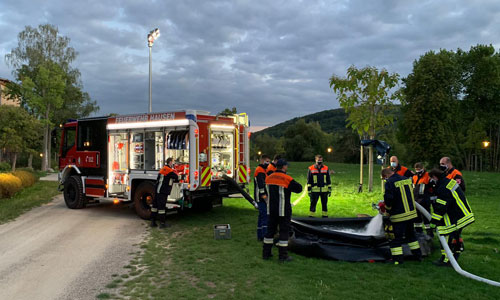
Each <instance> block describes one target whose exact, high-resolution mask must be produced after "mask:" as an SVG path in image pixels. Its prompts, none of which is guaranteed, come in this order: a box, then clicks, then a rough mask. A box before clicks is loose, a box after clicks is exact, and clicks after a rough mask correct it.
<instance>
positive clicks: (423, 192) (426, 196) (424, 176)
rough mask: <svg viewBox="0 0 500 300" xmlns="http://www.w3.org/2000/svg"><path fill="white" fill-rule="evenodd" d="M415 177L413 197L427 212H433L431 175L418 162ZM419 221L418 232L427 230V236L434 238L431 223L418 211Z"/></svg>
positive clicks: (416, 227)
mask: <svg viewBox="0 0 500 300" xmlns="http://www.w3.org/2000/svg"><path fill="white" fill-rule="evenodd" d="M414 167H415V175H413V195H414V197H415V201H416V202H417V203H418V204H420V205H422V206H423V207H424V208H425V209H426V210H427V211H431V200H430V197H431V194H432V186H431V185H430V184H429V180H430V177H429V173H427V171H425V168H424V164H423V163H421V162H418V163H416V164H415V166H414ZM417 216H418V217H417V219H416V221H415V230H416V231H417V232H423V229H424V228H425V230H426V232H427V235H429V236H431V237H432V236H434V234H433V232H432V230H431V227H430V221H429V220H427V218H425V217H424V216H422V214H421V213H420V212H419V211H418V210H417Z"/></svg>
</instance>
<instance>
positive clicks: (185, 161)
mask: <svg viewBox="0 0 500 300" xmlns="http://www.w3.org/2000/svg"><path fill="white" fill-rule="evenodd" d="M249 135H250V133H249V122H248V117H247V115H246V114H244V113H243V114H238V115H233V116H213V115H210V114H209V113H208V112H205V111H176V112H165V113H149V114H136V115H124V116H111V117H99V118H87V119H80V120H71V121H69V122H67V123H66V124H64V126H63V133H62V137H61V148H60V152H59V154H60V155H59V181H60V184H61V185H60V187H61V189H63V190H64V200H65V202H66V205H67V206H68V207H69V208H73V209H75V208H83V207H85V205H86V204H87V203H92V202H96V201H97V200H103V199H108V200H113V201H115V202H118V201H130V202H133V206H134V208H135V210H136V212H137V214H138V215H139V216H140V217H141V218H143V219H148V218H149V217H150V207H151V203H152V199H153V197H154V193H155V190H154V183H155V180H156V178H157V175H158V171H159V170H160V169H161V168H162V167H163V166H164V164H165V162H166V160H167V158H169V157H172V158H173V159H174V160H175V170H176V172H177V173H178V175H179V178H180V180H179V182H178V183H174V186H173V188H172V192H171V194H170V196H169V199H168V204H167V208H169V209H184V208H191V207H198V208H201V209H210V208H211V207H212V205H214V204H222V198H223V197H227V196H229V195H231V194H234V193H239V192H240V191H241V190H242V189H243V188H245V186H246V185H247V184H248V183H249V181H250V169H249V166H250V161H249V150H250V149H249Z"/></svg>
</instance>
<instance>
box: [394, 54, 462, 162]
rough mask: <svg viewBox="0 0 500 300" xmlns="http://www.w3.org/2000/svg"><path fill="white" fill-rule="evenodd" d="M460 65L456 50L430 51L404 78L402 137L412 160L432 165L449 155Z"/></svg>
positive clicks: (456, 108)
mask: <svg viewBox="0 0 500 300" xmlns="http://www.w3.org/2000/svg"><path fill="white" fill-rule="evenodd" d="M460 76H461V72H460V66H459V64H458V63H457V56H456V54H455V53H454V52H451V51H446V50H441V51H439V52H437V53H436V52H434V51H429V52H427V53H426V54H424V55H423V56H421V57H420V58H419V59H418V60H416V61H415V62H414V63H413V70H412V72H411V73H410V74H409V75H408V77H407V78H405V79H403V82H404V83H405V87H404V88H403V93H404V101H403V120H402V122H403V124H402V125H403V131H404V134H403V136H404V137H405V142H406V143H407V145H408V148H409V149H411V153H409V157H410V158H411V159H412V160H413V161H424V162H427V163H429V164H431V165H433V164H434V165H435V164H436V163H437V162H439V159H440V158H441V157H442V156H449V155H450V153H451V151H452V149H453V147H454V145H453V143H454V138H453V128H454V124H455V123H456V121H457V120H456V118H457V113H458V104H459V103H458V95H459V93H460V89H461V88H460Z"/></svg>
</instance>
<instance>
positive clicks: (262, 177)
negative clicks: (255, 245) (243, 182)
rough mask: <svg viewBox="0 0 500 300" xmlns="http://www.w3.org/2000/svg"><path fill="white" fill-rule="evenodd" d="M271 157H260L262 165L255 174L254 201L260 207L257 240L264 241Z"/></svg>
mask: <svg viewBox="0 0 500 300" xmlns="http://www.w3.org/2000/svg"><path fill="white" fill-rule="evenodd" d="M269 160H270V158H269V156H267V155H262V156H261V157H260V165H258V166H257V168H256V169H255V172H254V174H253V181H254V199H255V201H256V202H257V205H258V206H259V217H258V219H257V239H258V240H259V241H262V240H263V239H264V235H265V234H266V231H267V204H266V201H267V191H266V177H267V175H266V169H267V166H269Z"/></svg>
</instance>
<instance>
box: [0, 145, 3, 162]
mask: <svg viewBox="0 0 500 300" xmlns="http://www.w3.org/2000/svg"><path fill="white" fill-rule="evenodd" d="M2 161H3V149H2V148H0V163H1V162H2Z"/></svg>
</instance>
